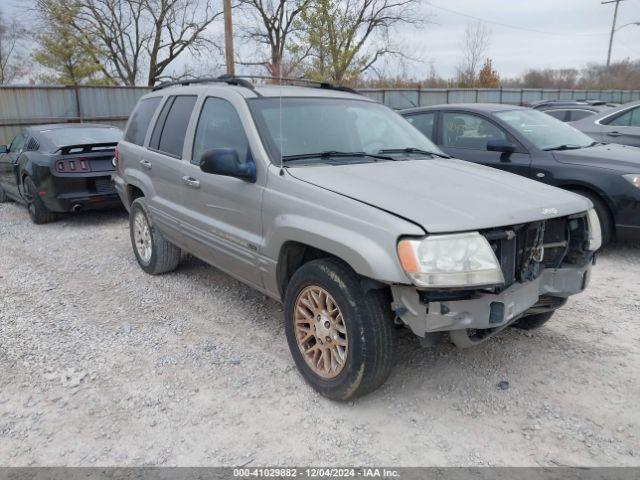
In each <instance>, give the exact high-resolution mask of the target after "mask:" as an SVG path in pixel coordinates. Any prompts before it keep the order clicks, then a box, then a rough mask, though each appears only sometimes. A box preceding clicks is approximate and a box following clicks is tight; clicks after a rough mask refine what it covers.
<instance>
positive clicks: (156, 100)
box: [124, 97, 162, 145]
mask: <svg viewBox="0 0 640 480" xmlns="http://www.w3.org/2000/svg"><path fill="white" fill-rule="evenodd" d="M161 99H162V97H152V98H146V99H144V100H141V101H140V103H138V106H137V107H136V109H135V111H134V112H133V114H132V115H131V120H130V121H129V126H128V127H127V132H126V133H125V135H124V139H125V140H126V141H127V142H131V143H135V144H136V145H144V139H145V137H146V136H147V130H148V129H149V124H150V123H151V119H152V118H153V114H154V113H155V112H156V108H158V105H159V104H160V100H161Z"/></svg>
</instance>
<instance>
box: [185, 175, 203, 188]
mask: <svg viewBox="0 0 640 480" xmlns="http://www.w3.org/2000/svg"><path fill="white" fill-rule="evenodd" d="M182 181H183V182H184V184H185V185H187V186H188V187H191V188H200V180H197V179H195V178H193V177H182Z"/></svg>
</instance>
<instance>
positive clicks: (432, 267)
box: [398, 232, 504, 288]
mask: <svg viewBox="0 0 640 480" xmlns="http://www.w3.org/2000/svg"><path fill="white" fill-rule="evenodd" d="M398 257H399V258H400V263H401V265H402V268H404V270H405V272H407V274H408V275H409V276H410V277H411V278H412V280H413V283H414V284H415V285H416V286H419V287H430V288H455V287H458V288H467V287H483V286H492V285H500V284H503V283H504V276H503V275H502V269H501V268H500V263H499V262H498V259H497V258H496V256H495V254H494V253H493V250H492V249H491V246H490V245H489V242H488V241H487V239H486V238H484V237H483V236H482V235H480V234H479V233H478V232H470V233H460V234H452V235H430V236H428V237H425V238H421V239H403V240H401V241H400V242H398Z"/></svg>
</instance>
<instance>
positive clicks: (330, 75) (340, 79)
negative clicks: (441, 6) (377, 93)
mask: <svg viewBox="0 0 640 480" xmlns="http://www.w3.org/2000/svg"><path fill="white" fill-rule="evenodd" d="M418 4H419V0H397V1H394V0H315V1H314V2H312V3H311V4H310V5H309V8H307V9H305V10H304V11H303V12H301V14H300V18H299V20H298V22H299V25H298V28H296V31H297V32H300V33H299V34H298V41H297V42H296V45H295V46H292V47H291V48H294V49H298V51H296V52H294V53H295V54H297V55H299V56H300V55H304V57H305V58H306V60H305V66H306V68H305V70H306V74H307V76H308V77H310V78H315V79H318V80H330V81H333V82H337V83H350V82H354V81H355V80H357V79H358V77H359V76H360V74H361V73H363V72H365V71H366V70H368V69H369V68H371V67H372V66H373V65H374V64H375V63H376V62H377V61H378V60H379V59H380V58H381V57H383V56H385V55H389V54H392V55H393V54H395V55H401V52H400V51H399V50H398V49H397V48H395V47H394V46H393V44H392V42H391V40H390V31H391V29H392V28H393V27H394V26H396V25H399V24H419V23H423V22H424V16H420V15H418V14H417V12H416V11H415V7H416V6H417V5H418Z"/></svg>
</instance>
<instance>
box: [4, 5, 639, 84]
mask: <svg viewBox="0 0 640 480" xmlns="http://www.w3.org/2000/svg"><path fill="white" fill-rule="evenodd" d="M600 1H601V0H422V3H421V6H420V10H422V15H424V16H425V18H430V19H431V21H432V22H433V23H429V24H427V25H425V26H424V27H422V28H421V29H419V30H416V29H414V28H412V27H406V26H405V27H402V28H399V29H398V30H397V31H396V32H395V34H394V37H393V38H394V40H397V43H398V44H400V45H401V46H402V47H403V48H408V49H409V54H410V55H411V56H412V57H414V58H420V59H421V60H422V61H421V62H413V63H409V64H408V65H407V72H406V73H407V74H409V75H413V76H426V75H427V74H428V71H429V67H428V62H433V65H434V68H435V69H436V71H437V73H438V74H439V75H441V76H443V77H451V76H453V75H454V74H455V68H456V65H457V64H458V63H459V61H460V56H461V42H462V40H463V38H464V31H465V27H466V26H467V25H468V24H470V23H473V22H475V21H476V20H475V19H476V18H477V19H480V20H483V21H485V22H486V24H487V26H488V27H489V28H490V29H491V32H492V36H491V44H490V47H489V52H488V54H489V56H490V57H491V58H492V59H493V64H494V68H496V69H497V70H498V71H499V73H500V75H501V76H502V77H503V78H504V77H513V76H517V75H520V74H522V73H523V72H524V71H526V70H527V69H528V68H544V67H550V68H561V67H576V68H580V67H582V66H584V65H585V64H586V63H589V62H600V63H603V62H605V60H606V55H607V47H608V40H609V30H610V28H611V21H612V17H613V9H614V7H613V5H612V4H610V5H601V3H600ZM26 3H29V1H28V0H27V1H24V0H21V1H18V0H0V8H2V9H3V10H4V11H5V13H9V14H12V13H15V12H16V11H18V9H24V5H25V4H26ZM629 22H640V0H623V1H622V2H621V4H620V9H619V13H618V26H622V25H624V24H627V23H629ZM216 30H219V26H216ZM533 30H535V31H533ZM626 57H631V58H640V26H636V25H630V26H627V27H625V28H622V29H620V31H619V32H617V33H616V36H615V40H614V45H613V60H620V59H624V58H626ZM189 60H190V59H186V58H184V59H182V61H181V62H180V63H182V62H185V63H190V62H189ZM394 68H395V65H394V67H392V68H391V71H389V72H388V73H391V74H393V73H396V72H393V69H394Z"/></svg>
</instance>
